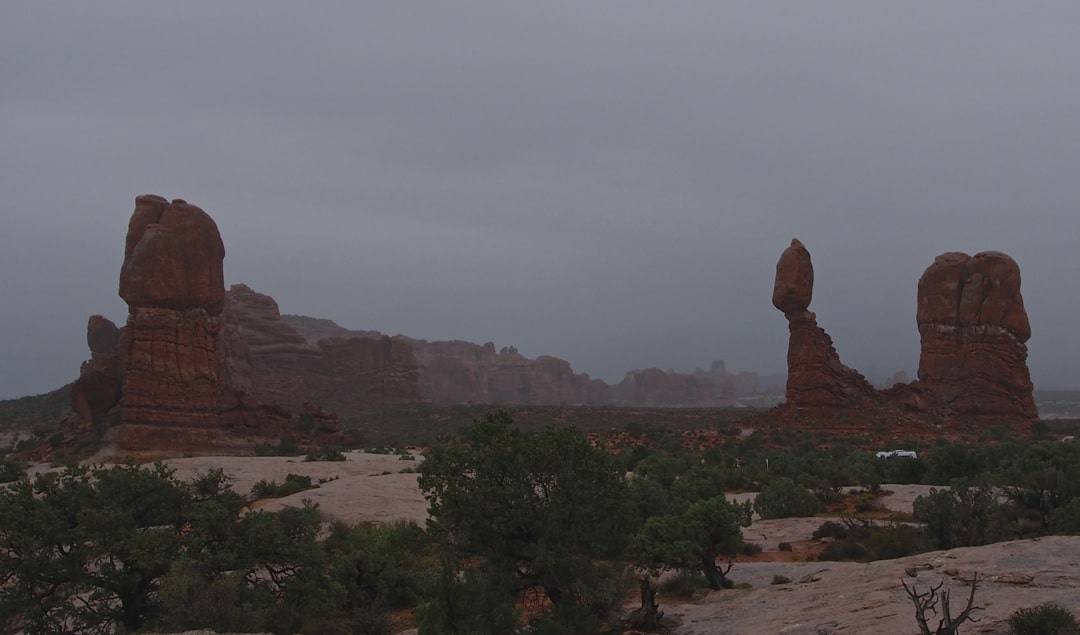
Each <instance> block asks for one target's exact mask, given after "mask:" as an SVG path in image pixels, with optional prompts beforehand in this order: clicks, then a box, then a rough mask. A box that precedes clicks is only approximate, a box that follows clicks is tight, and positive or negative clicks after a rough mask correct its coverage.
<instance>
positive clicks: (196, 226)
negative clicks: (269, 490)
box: [67, 195, 330, 456]
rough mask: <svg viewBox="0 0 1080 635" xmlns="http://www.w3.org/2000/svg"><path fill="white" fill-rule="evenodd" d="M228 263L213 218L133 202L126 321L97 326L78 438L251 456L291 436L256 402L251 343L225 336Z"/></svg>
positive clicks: (93, 322) (281, 415)
mask: <svg viewBox="0 0 1080 635" xmlns="http://www.w3.org/2000/svg"><path fill="white" fill-rule="evenodd" d="M224 257H225V248H224V245H223V243H222V240H221V235H220V233H219V232H218V228H217V225H216V224H215V223H214V220H213V219H212V218H210V216H209V215H208V214H206V213H205V212H204V211H203V210H201V209H199V208H198V207H195V206H194V205H189V204H188V203H186V202H185V201H183V200H180V199H175V200H173V201H172V202H169V201H167V200H165V199H164V198H162V197H160V196H154V195H144V196H139V197H137V198H136V199H135V211H134V213H133V214H132V216H131V220H130V222H129V224H128V233H127V239H126V241H125V246H124V264H123V267H122V269H121V272H120V296H121V297H122V298H123V299H124V300H125V301H126V302H127V304H128V319H127V324H126V326H125V327H124V328H123V329H118V328H117V327H116V326H115V325H114V324H113V323H112V322H110V321H109V320H107V319H105V318H103V317H101V316H97V315H95V316H92V317H91V318H90V321H89V324H88V326H87V343H88V344H89V346H90V351H91V359H90V360H89V361H87V362H86V363H84V364H83V367H82V371H81V372H80V376H79V379H78V380H76V382H75V383H74V384H73V386H72V392H71V400H72V404H71V405H72V410H73V411H74V415H75V416H74V420H73V422H72V425H69V426H68V427H67V431H68V433H69V434H70V435H71V436H73V437H78V436H80V435H85V434H87V433H88V432H92V433H93V434H95V435H101V436H102V438H103V440H104V442H106V443H108V444H111V445H112V446H113V447H114V449H115V451H117V452H118V453H120V454H127V455H129V456H155V455H168V454H177V453H181V452H213V451H218V450H229V451H236V450H243V449H250V448H251V447H253V446H254V445H255V444H257V443H260V442H266V441H267V440H277V439H278V438H280V437H281V436H282V435H283V434H289V433H291V432H292V431H293V429H292V428H291V421H292V417H291V416H290V414H289V413H288V412H286V411H285V410H283V409H281V408H278V407H276V406H274V405H266V404H264V403H261V402H259V401H258V400H257V399H256V398H254V397H253V395H252V394H251V392H252V391H251V388H252V386H253V385H254V384H253V382H252V381H251V379H252V378H251V376H250V372H248V371H249V368H248V367H247V366H246V365H245V364H246V363H247V359H248V352H249V348H248V343H247V342H246V341H244V340H242V339H240V338H229V337H227V336H226V332H225V329H224V324H225V321H224V319H223V316H222V312H223V310H224V308H225V288H224V276H223V261H224ZM298 339H299V340H300V341H301V343H303V338H298ZM256 344H257V343H256ZM324 419H326V421H329V420H330V419H327V418H324ZM324 424H325V421H324ZM327 428H328V425H322V426H320V428H319V430H318V433H319V434H324V433H326V429H327ZM301 440H303V439H301ZM82 441H83V439H78V438H76V439H73V442H74V443H76V444H78V445H82Z"/></svg>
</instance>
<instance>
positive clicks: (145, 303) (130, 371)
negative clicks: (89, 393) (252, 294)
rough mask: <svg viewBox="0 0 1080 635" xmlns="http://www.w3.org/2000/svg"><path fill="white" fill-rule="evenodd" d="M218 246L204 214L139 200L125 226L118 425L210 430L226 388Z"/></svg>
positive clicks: (216, 421) (182, 204)
mask: <svg viewBox="0 0 1080 635" xmlns="http://www.w3.org/2000/svg"><path fill="white" fill-rule="evenodd" d="M224 258H225V247H224V245H223V244H222V242H221V235H220V234H219V233H218V229H217V225H216V224H215V223H214V221H213V219H211V218H210V216H209V215H207V214H206V212H204V211H202V210H201V209H199V208H198V207H195V206H194V205H189V204H187V203H186V202H185V201H182V200H180V199H176V200H174V201H173V202H171V203H170V202H168V201H166V200H165V199H164V198H161V197H160V196H152V195H147V196H140V197H138V198H137V199H136V200H135V212H134V214H133V215H132V217H131V222H130V223H129V225H128V234H127V241H126V246H125V249H124V265H123V269H122V270H121V272H120V297H121V298H123V299H124V301H125V302H127V303H128V324H127V328H126V329H125V337H124V339H125V343H124V348H125V351H124V354H123V359H124V369H123V374H124V381H123V390H122V394H123V396H122V398H121V401H122V413H123V414H122V417H121V419H122V422H123V423H124V424H133V425H154V426H178V427H214V426H217V425H218V424H219V412H220V410H221V400H222V396H223V393H224V390H225V376H224V367H223V362H222V357H221V355H220V353H219V350H218V333H219V331H220V330H221V317H220V315H221V311H222V308H223V305H224V298H225V287H224V276H223V273H222V263H223V260H224Z"/></svg>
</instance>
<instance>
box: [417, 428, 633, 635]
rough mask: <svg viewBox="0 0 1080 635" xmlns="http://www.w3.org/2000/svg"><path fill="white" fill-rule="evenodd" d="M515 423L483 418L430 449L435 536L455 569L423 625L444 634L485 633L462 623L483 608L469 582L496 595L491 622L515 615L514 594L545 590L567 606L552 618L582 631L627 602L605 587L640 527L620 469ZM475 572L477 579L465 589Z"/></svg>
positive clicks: (442, 582)
mask: <svg viewBox="0 0 1080 635" xmlns="http://www.w3.org/2000/svg"><path fill="white" fill-rule="evenodd" d="M511 424H512V420H511V418H510V416H509V414H507V413H505V412H502V413H497V414H494V415H490V416H488V417H485V418H483V419H480V420H478V421H476V422H475V423H474V424H473V425H472V426H471V427H469V428H468V429H467V430H466V431H465V432H464V433H463V434H462V436H461V437H460V438H459V439H457V440H455V441H453V442H450V443H448V444H446V445H440V446H435V447H433V448H432V449H431V450H429V451H428V453H427V454H426V458H425V461H424V462H423V465H422V466H421V468H420V489H421V490H422V491H423V492H424V495H425V496H426V497H427V500H428V502H429V505H430V507H429V511H430V514H431V520H429V527H430V528H431V531H432V533H433V535H434V536H435V538H436V539H437V540H438V542H439V545H440V548H441V550H440V551H441V556H442V557H443V559H444V562H445V563H446V564H445V567H444V568H445V569H446V571H445V572H444V575H443V576H442V577H440V578H439V582H438V583H437V585H436V586H437V587H438V588H436V590H435V592H434V593H435V596H436V600H433V601H432V602H430V603H429V604H428V606H429V608H427V609H425V612H424V617H423V620H424V621H425V623H429V624H432V625H434V624H438V625H440V628H439V629H436V628H432V630H433V631H435V632H459V631H460V632H469V631H468V629H467V628H465V627H464V626H462V625H461V624H462V623H464V622H468V623H469V624H473V625H475V622H474V621H472V618H471V617H470V618H468V619H465V618H464V617H462V616H464V614H465V613H466V612H467V611H469V610H473V609H475V608H477V607H476V605H475V603H474V601H473V599H471V598H468V599H463V598H462V596H461V593H460V589H461V585H462V584H465V583H468V584H474V585H477V586H478V588H479V591H478V592H482V593H484V594H485V595H487V596H488V602H487V604H486V605H485V606H483V607H482V610H483V613H484V614H485V615H489V617H490V618H491V619H494V618H495V617H500V618H501V617H505V616H506V615H508V614H511V615H512V613H513V601H514V598H513V597H511V596H510V594H508V593H507V591H506V589H526V588H532V587H540V588H541V589H542V590H543V592H544V594H545V595H546V596H547V598H548V599H549V600H550V601H551V603H552V605H563V606H559V612H558V615H557V616H554V617H552V619H557V620H571V621H574V620H576V619H578V618H580V619H581V620H582V622H580V623H578V624H577V627H578V628H581V629H584V628H587V627H589V624H591V623H592V619H593V618H599V617H601V616H602V614H603V613H604V612H606V611H607V604H608V599H609V598H608V596H609V595H614V596H616V597H617V596H618V593H615V594H611V593H609V592H608V591H607V590H606V587H605V585H604V584H603V582H604V581H605V580H608V579H611V578H612V576H611V575H610V571H609V570H608V569H607V567H606V565H605V564H604V563H606V562H617V561H618V559H619V558H620V557H621V556H622V554H623V552H624V550H625V547H626V543H627V539H628V533H629V532H628V531H627V528H628V527H632V526H633V523H634V518H633V516H632V511H633V508H632V506H631V504H630V500H629V496H628V490H627V484H626V480H625V478H624V475H623V472H622V471H621V469H620V466H619V465H618V464H617V463H616V462H615V461H614V459H613V457H611V456H610V455H609V454H607V453H606V452H604V451H603V450H600V449H598V448H595V447H593V446H592V445H590V444H589V442H588V439H586V437H585V436H584V435H582V434H580V433H578V432H577V431H576V430H574V429H573V428H568V427H559V428H556V427H549V428H546V429H544V430H542V431H538V432H524V431H522V430H519V429H515V428H514V427H513V426H512V425H511ZM523 528H526V530H524V531H523ZM471 570H476V573H475V574H474V576H473V577H472V578H471V579H468V578H467V579H466V581H465V582H462V581H461V580H459V574H460V573H461V572H463V571H471ZM488 584H496V585H498V586H495V588H491V587H490V586H488ZM499 586H501V587H502V588H503V589H504V591H502V592H501V593H500V592H498V587H499ZM511 593H512V592H511ZM586 617H587V618H588V619H586ZM458 618H461V619H458ZM559 624H562V625H563V626H572V625H568V624H565V623H564V622H562V621H560V622H559ZM487 628H490V627H486V628H485V630H484V631H481V632H487ZM512 630H513V629H509V630H508V631H503V632H511V631H512ZM578 632H580V631H578Z"/></svg>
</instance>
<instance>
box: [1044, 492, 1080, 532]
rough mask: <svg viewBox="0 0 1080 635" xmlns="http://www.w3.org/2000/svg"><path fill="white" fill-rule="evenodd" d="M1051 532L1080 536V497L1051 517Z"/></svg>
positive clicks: (1055, 511) (1060, 508) (1056, 511)
mask: <svg viewBox="0 0 1080 635" xmlns="http://www.w3.org/2000/svg"><path fill="white" fill-rule="evenodd" d="M1050 530H1051V531H1053V532H1054V533H1056V534H1080V497H1077V498H1074V499H1072V501H1070V502H1069V504H1067V505H1064V506H1062V507H1059V508H1058V509H1056V510H1054V512H1053V513H1052V514H1051V515H1050Z"/></svg>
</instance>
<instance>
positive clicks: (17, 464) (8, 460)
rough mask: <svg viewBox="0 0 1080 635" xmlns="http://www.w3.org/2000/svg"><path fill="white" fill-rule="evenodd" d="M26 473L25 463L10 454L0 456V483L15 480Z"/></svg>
mask: <svg viewBox="0 0 1080 635" xmlns="http://www.w3.org/2000/svg"><path fill="white" fill-rule="evenodd" d="M25 473H26V465H25V464H23V462H22V461H20V460H18V459H17V458H15V457H12V456H5V457H3V458H0V483H10V482H12V481H17V480H19V479H20V478H22V477H23V475H24V474H25Z"/></svg>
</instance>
